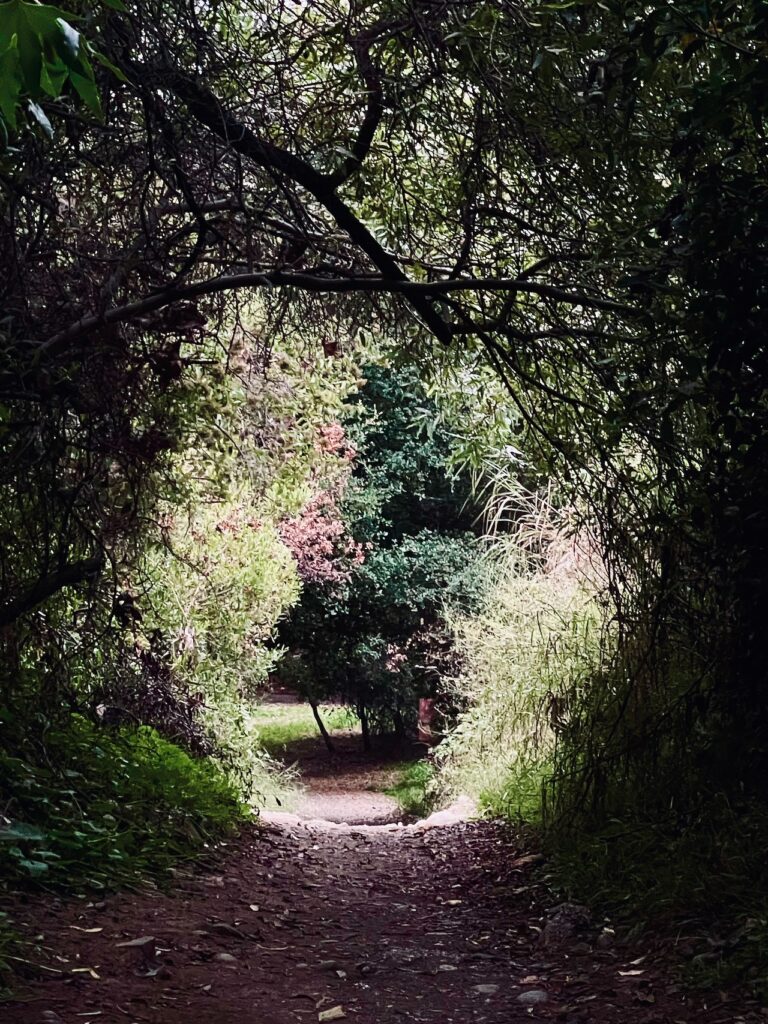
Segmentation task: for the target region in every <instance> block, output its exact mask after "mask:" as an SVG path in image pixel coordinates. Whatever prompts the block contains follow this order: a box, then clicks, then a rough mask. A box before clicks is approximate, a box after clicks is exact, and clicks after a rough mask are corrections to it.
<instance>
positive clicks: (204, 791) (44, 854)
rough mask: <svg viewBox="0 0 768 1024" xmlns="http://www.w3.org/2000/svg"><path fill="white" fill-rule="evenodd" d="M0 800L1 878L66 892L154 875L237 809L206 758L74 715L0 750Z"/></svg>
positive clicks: (237, 814)
mask: <svg viewBox="0 0 768 1024" xmlns="http://www.w3.org/2000/svg"><path fill="white" fill-rule="evenodd" d="M0 723H2V725H3V726H5V727H6V729H7V731H9V732H10V731H12V727H11V723H10V721H9V717H5V718H4V717H3V716H2V713H0ZM8 749H10V750H11V751H12V753H8V752H7V751H8ZM0 798H1V800H2V806H3V808H4V819H3V820H2V822H0V879H2V880H3V881H4V882H5V883H6V884H8V883H10V884H11V885H15V884H20V883H24V882H27V883H28V882H31V881H39V882H43V883H45V885H46V886H51V885H53V886H66V887H67V888H70V889H71V888H73V887H78V886H82V887H88V888H93V887H95V888H103V887H106V886H108V885H110V884H112V883H118V882H120V881H122V880H125V879H126V878H129V877H134V876H136V875H142V874H155V873H158V872H162V871H164V870H165V869H167V868H169V867H170V866H171V865H173V864H174V863H175V862H177V861H178V860H179V859H180V858H184V857H188V856H191V855H193V854H194V853H195V852H196V851H197V850H199V849H200V848H201V847H203V846H204V845H205V844H206V843H207V842H210V841H211V840H214V839H216V838H217V837H219V836H222V835H224V834H226V833H227V832H229V831H231V830H232V829H233V828H234V827H235V826H236V825H237V823H238V822H240V821H242V820H243V818H244V816H245V813H246V812H245V809H244V807H243V805H242V804H241V803H240V801H239V799H238V796H237V793H236V791H235V789H234V788H233V786H232V784H231V783H230V782H229V781H228V780H227V778H226V776H225V775H224V774H223V772H222V771H221V769H220V768H219V767H218V766H217V765H216V764H215V763H214V762H213V761H211V760H209V759H207V758H194V757H192V756H190V755H189V754H188V753H186V752H185V751H184V750H182V749H181V748H180V747H178V746H176V745H175V744H173V743H171V742H169V741H168V740H166V739H163V738H162V737H161V736H160V735H158V734H157V733H156V732H155V731H154V730H153V729H150V728H148V727H146V726H142V727H140V728H136V729H129V728H124V727H123V728H120V729H108V728H104V727H102V726H100V725H97V724H94V723H92V722H90V721H88V720H87V719H85V718H83V717H80V716H77V715H73V716H69V717H67V718H65V719H63V720H61V721H60V722H58V723H56V724H55V725H51V726H49V727H47V728H45V729H44V730H41V731H40V732H39V734H38V735H37V736H33V737H30V738H29V739H28V741H27V742H26V743H25V744H23V745H19V744H9V745H8V746H7V747H6V749H5V751H4V752H3V753H0Z"/></svg>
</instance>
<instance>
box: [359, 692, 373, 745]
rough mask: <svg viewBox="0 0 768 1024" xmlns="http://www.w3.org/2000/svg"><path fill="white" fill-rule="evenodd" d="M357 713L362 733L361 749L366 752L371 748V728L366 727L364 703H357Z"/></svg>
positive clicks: (366, 715)
mask: <svg viewBox="0 0 768 1024" xmlns="http://www.w3.org/2000/svg"><path fill="white" fill-rule="evenodd" d="M357 714H358V717H359V718H360V728H361V731H362V735H363V750H364V751H365V752H366V754H368V753H370V750H371V730H370V729H369V727H368V712H367V711H366V710H365V704H358V706H357Z"/></svg>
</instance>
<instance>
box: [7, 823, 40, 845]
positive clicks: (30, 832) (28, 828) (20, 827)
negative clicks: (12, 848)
mask: <svg viewBox="0 0 768 1024" xmlns="http://www.w3.org/2000/svg"><path fill="white" fill-rule="evenodd" d="M8 839H10V840H13V841H17V840H19V839H28V840H32V841H35V842H37V841H39V840H40V839H45V832H43V831H42V829H40V828H38V827H37V825H28V824H27V823H26V822H25V821H14V822H13V823H12V824H11V825H8V827H7V828H0V841H4V840H8Z"/></svg>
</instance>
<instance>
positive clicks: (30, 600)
mask: <svg viewBox="0 0 768 1024" xmlns="http://www.w3.org/2000/svg"><path fill="white" fill-rule="evenodd" d="M103 565H104V555H103V554H99V555H94V556H93V558H84V559H82V560H81V561H79V562H72V563H71V564H70V565H65V566H64V567H63V568H62V569H58V570H57V571H56V572H52V573H49V574H48V575H47V576H44V577H43V578H42V579H40V580H38V581H37V583H33V584H32V586H31V587H30V588H29V590H27V592H26V593H25V594H22V595H21V596H20V597H17V598H15V599H14V600H13V601H7V602H6V603H5V604H4V605H0V627H2V626H10V625H11V623H13V622H15V621H16V620H17V619H20V618H21V616H22V615H25V614H26V613H27V612H31V611H33V610H34V609H35V608H37V606H38V605H40V604H42V603H43V601H47V600H48V598H49V597H51V596H52V595H53V594H56V593H58V592H59V591H60V590H63V589H64V588H65V587H72V586H74V585H75V584H76V583H82V582H83V581H84V580H87V579H88V578H89V577H91V576H95V575H96V574H97V573H98V572H100V571H101V569H102V567H103Z"/></svg>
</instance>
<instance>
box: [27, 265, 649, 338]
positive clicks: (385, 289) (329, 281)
mask: <svg viewBox="0 0 768 1024" xmlns="http://www.w3.org/2000/svg"><path fill="white" fill-rule="evenodd" d="M276 287H292V288H299V289H301V290H302V291H307V292H318V293H334V292H335V293H339V292H341V293H352V292H367V293H369V294H371V293H373V294H396V295H404V296H406V297H408V298H411V299H413V297H414V296H417V297H418V296H421V297H423V298H429V299H430V300H431V299H435V298H439V297H440V296H441V295H447V294H449V293H453V292H509V293H527V294H531V295H536V296H540V297H542V298H547V299H552V300H553V301H555V302H562V303H566V304H568V305H570V306H582V307H584V308H587V309H597V310H601V311H604V312H611V313H620V314H623V315H624V316H640V315H641V312H640V311H639V310H637V309H635V308H633V307H632V306H627V305H624V304H623V303H621V302H615V301H614V300H613V299H604V298H601V297H599V296H593V295H586V294H584V293H583V292H570V291H568V290H567V289H564V288H557V287H555V286H553V285H548V284H543V283H540V282H536V281H523V280H520V279H519V278H516V277H510V278H494V277H490V278H459V279H454V280H445V281H410V280H408V279H402V280H394V281H393V280H389V279H387V278H383V277H377V276H371V277H322V276H319V275H314V274H305V273H297V272H292V271H284V270H270V271H265V272H258V271H255V272H251V273H246V274H224V275H222V276H221V277H214V278H210V279H209V280H208V281H198V282H196V283H194V284H189V285H185V286H183V287H175V288H169V289H165V290H163V291H159V292H155V293H154V294H152V295H148V296H147V297H146V298H144V299H138V300H137V301H136V302H129V303H127V304H126V305H124V306H116V307H114V308H113V309H109V310H106V311H105V312H104V313H102V314H100V315H93V316H85V317H81V319H80V320H77V321H75V323H73V324H71V325H70V326H69V327H67V328H66V329H65V330H63V331H60V332H59V333H58V334H54V335H53V336H52V337H50V338H48V340H47V341H46V342H44V344H43V349H44V350H45V351H51V350H54V351H55V350H58V349H60V348H62V347H63V346H66V345H67V344H68V343H69V342H71V341H74V340H76V339H77V338H80V337H82V336H83V335H85V334H88V333H89V332H90V331H93V330H96V329H97V328H99V327H103V326H106V325H107V324H115V323H122V322H125V321H128V320H133V319H135V318H137V317H140V316H143V315H144V314H146V313H152V312H154V311H155V310H158V309H163V308H164V307H166V306H170V305H172V304H173V303H174V302H179V301H181V300H182V299H187V300H188V299H194V298H198V297H200V296H204V295H214V294H216V293H217V292H225V291H235V290H237V289H240V288H276ZM443 325H444V327H445V328H446V329H447V330H449V331H450V330H451V327H450V325H449V324H445V323H444V322H443ZM462 333H469V331H468V330H467V329H466V328H462Z"/></svg>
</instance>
